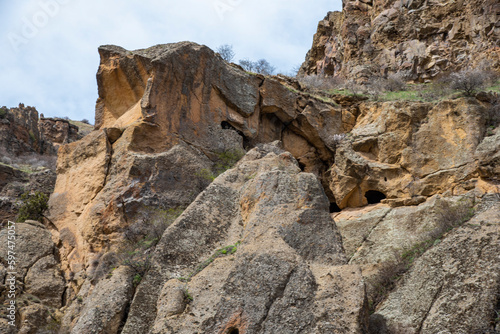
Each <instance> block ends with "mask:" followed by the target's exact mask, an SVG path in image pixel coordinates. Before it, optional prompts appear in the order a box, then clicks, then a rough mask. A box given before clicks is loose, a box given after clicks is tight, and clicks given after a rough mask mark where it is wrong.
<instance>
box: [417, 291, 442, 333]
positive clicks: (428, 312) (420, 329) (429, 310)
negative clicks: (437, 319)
mask: <svg viewBox="0 0 500 334" xmlns="http://www.w3.org/2000/svg"><path fill="white" fill-rule="evenodd" d="M443 285H444V284H442V285H441V286H440V287H439V288H438V289H437V291H436V293H435V294H434V297H432V302H431V303H430V305H429V308H428V309H427V312H426V313H425V315H424V317H423V318H422V321H421V322H420V325H419V326H418V330H417V333H421V332H422V327H423V326H424V323H425V320H427V317H428V316H429V314H430V313H431V310H432V307H433V306H434V304H435V303H436V300H437V299H438V298H439V295H440V294H441V291H442V290H443Z"/></svg>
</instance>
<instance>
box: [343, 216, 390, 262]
mask: <svg viewBox="0 0 500 334" xmlns="http://www.w3.org/2000/svg"><path fill="white" fill-rule="evenodd" d="M391 212H392V210H388V211H387V212H386V213H385V214H384V215H383V216H382V217H380V219H379V220H378V221H377V222H376V223H375V225H374V226H373V227H372V229H371V230H370V232H368V233H367V234H366V236H365V237H364V238H363V241H361V243H360V244H359V245H360V247H362V246H363V244H364V243H365V242H367V241H368V239H370V236H371V235H372V234H373V232H374V231H375V229H376V228H377V227H378V226H379V225H380V223H382V222H383V221H384V219H385V218H386V217H387V215H388V214H389V213H391ZM355 255H356V253H354V254H353V255H352V256H351V257H350V258H349V262H350V261H351V260H352V258H353V257H354V256H355Z"/></svg>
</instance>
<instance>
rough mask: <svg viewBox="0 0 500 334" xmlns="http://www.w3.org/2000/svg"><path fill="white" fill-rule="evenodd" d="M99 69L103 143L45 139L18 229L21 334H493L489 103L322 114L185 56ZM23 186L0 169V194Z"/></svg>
mask: <svg viewBox="0 0 500 334" xmlns="http://www.w3.org/2000/svg"><path fill="white" fill-rule="evenodd" d="M392 5H393V3H392V2H391V3H390V4H387V6H392ZM427 5H429V4H427V2H426V4H425V5H424V4H422V6H423V7H422V8H424V9H422V11H424V10H427V9H425V8H427V7H425V6H427ZM448 5H449V4H448V3H446V4H445V5H444V6H443V8H447V6H448ZM380 6H381V5H379V4H377V3H372V2H370V1H362V2H355V3H354V2H349V3H345V11H351V12H356V13H357V14H359V15H365V14H366V13H369V12H370V11H372V10H375V9H374V8H378V9H377V10H379V9H380V8H381V7H380ZM384 6H385V5H384ZM404 6H410V7H411V6H417V4H416V3H415V2H411V3H410V4H406V3H405V4H404ZM419 6H420V5H419ZM418 8H420V7H418ZM467 8H469V7H467ZM334 15H343V14H334ZM339 22H340V21H339ZM346 22H347V21H346ZM336 29H337V28H336ZM339 29H340V28H339ZM99 52H100V55H101V63H100V66H99V70H98V75H97V81H98V84H99V99H98V101H97V105H96V127H95V130H94V131H93V132H91V133H90V134H88V135H86V136H85V137H83V138H82V139H80V140H79V141H76V142H70V143H68V142H65V141H71V140H69V139H68V140H67V139H63V137H58V136H54V138H58V139H57V140H58V141H61V145H60V147H59V151H58V161H57V180H56V184H55V189H54V192H53V193H52V195H51V197H50V200H49V210H48V212H47V214H46V216H47V219H44V220H43V222H42V223H41V224H40V223H37V222H25V223H19V225H18V231H19V233H20V234H22V237H21V238H20V244H19V245H20V246H19V247H20V248H19V251H20V252H22V253H23V256H22V257H20V261H19V266H18V271H19V272H20V273H21V276H22V277H20V279H19V286H20V288H21V291H20V292H21V295H20V299H21V300H22V304H21V307H20V309H19V314H18V319H19V321H21V323H20V324H21V325H20V326H21V327H20V328H21V330H22V332H23V333H36V331H37V330H53V331H54V332H58V333H72V334H80V333H110V334H115V333H124V334H136V333H150V334H167V333H169V334H170V333H172V334H174V333H175V334H178V333H179V334H181V333H207V334H209V333H214V334H235V333H241V334H253V333H360V334H361V333H387V334H397V333H401V332H403V333H438V332H442V333H474V332H475V331H483V332H485V333H487V332H488V331H494V330H495V328H496V330H498V327H499V322H498V319H497V318H496V316H495V312H497V313H498V312H500V310H499V309H498V301H499V295H498V291H500V289H499V287H500V279H499V276H498V272H499V271H498V269H499V265H500V262H499V258H498V251H499V250H498V245H499V242H498V241H499V240H498V232H499V225H498V223H499V222H498V220H499V217H498V212H499V210H498V209H499V203H500V197H499V195H498V193H500V188H499V183H498V179H499V177H500V175H499V173H500V170H499V168H498V162H499V152H500V132H499V131H500V130H499V128H500V127H498V125H499V124H496V123H495V121H493V120H494V119H496V118H495V117H490V116H491V115H492V113H495V112H496V111H495V110H497V109H495V108H496V105H495V101H497V100H498V96H496V95H495V94H478V95H477V96H476V97H470V98H455V99H452V100H444V101H440V102H436V103H421V102H373V101H366V99H360V98H357V97H346V96H340V95H331V96H326V95H317V94H318V93H317V92H312V91H305V90H303V89H302V87H301V86H300V84H299V83H298V82H297V81H296V80H294V79H291V78H286V77H283V76H274V77H270V76H261V75H255V74H251V73H246V72H244V71H243V70H242V69H241V68H239V67H238V66H235V65H231V64H228V63H226V62H224V61H223V60H222V59H221V58H220V57H219V56H218V55H217V54H216V53H214V52H213V51H211V50H210V49H208V48H207V47H205V46H201V45H198V44H195V43H189V42H182V43H176V44H166V45H157V46H154V47H152V48H149V49H143V50H135V51H127V50H124V49H123V48H120V47H117V46H109V45H108V46H102V47H101V48H99ZM46 124H52V123H46ZM65 124H66V123H64V124H62V123H61V124H60V125H61V127H62V128H65V127H66V125H67V124H66V125H65ZM68 129H70V128H68ZM68 131H69V130H68ZM65 138H66V137H65ZM67 138H70V137H67ZM238 160H239V161H238ZM30 178H31V176H28V175H27V174H25V173H22V172H20V171H18V170H17V169H13V168H10V167H5V166H2V165H0V189H1V190H2V192H9V193H12V194H15V193H16V191H17V192H18V191H19V189H20V185H22V184H23V183H26V182H28V180H29V179H30ZM14 181H15V182H14ZM31 181H32V184H33V187H35V186H36V187H40V188H44V187H45V186H46V184H45V183H43V182H42V178H40V177H37V178H35V180H31ZM172 212H175V213H176V214H175V215H174V218H173V217H172V216H170V214H171V213H172ZM181 212H182V214H180V213H181ZM178 214H180V216H178ZM160 223H161V224H160ZM162 224H163V225H162ZM6 237H7V233H6V230H5V229H0V241H1V242H5V241H6ZM2 251H3V249H2ZM0 255H1V256H0V259H1V260H0V279H2V280H3V281H5V277H6V275H7V274H6V272H7V271H6V267H5V264H6V262H5V256H6V254H5V252H4V253H2V254H0ZM391 270H392V271H391ZM2 288H3V286H2V285H0V300H1V301H2V302H5V301H6V298H5V290H2ZM370 313H372V314H370ZM4 320H5V319H4V318H2V315H1V314H0V328H1V330H4V331H6V332H7V330H8V326H7V327H6V326H4V325H5V322H4Z"/></svg>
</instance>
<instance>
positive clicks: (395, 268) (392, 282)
mask: <svg viewBox="0 0 500 334" xmlns="http://www.w3.org/2000/svg"><path fill="white" fill-rule="evenodd" d="M407 269H408V268H407V266H406V264H405V263H404V261H402V260H401V258H400V257H397V258H396V260H394V261H389V262H385V263H383V264H382V265H381V267H380V268H379V270H378V272H377V274H376V275H374V276H372V277H371V278H370V279H368V280H367V294H368V303H369V308H370V311H371V312H374V311H375V308H376V307H377V305H378V304H380V303H381V302H382V301H384V300H385V298H386V297H387V295H388V294H389V292H390V291H392V290H393V289H394V288H395V286H396V283H397V281H398V280H399V279H400V277H401V276H402V275H403V274H404V273H405V272H406V270H407Z"/></svg>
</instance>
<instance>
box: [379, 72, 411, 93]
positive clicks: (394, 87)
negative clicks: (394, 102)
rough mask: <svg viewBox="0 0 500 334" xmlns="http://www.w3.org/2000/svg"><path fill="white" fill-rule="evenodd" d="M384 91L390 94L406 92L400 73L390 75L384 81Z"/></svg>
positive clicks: (404, 80)
mask: <svg viewBox="0 0 500 334" xmlns="http://www.w3.org/2000/svg"><path fill="white" fill-rule="evenodd" d="M384 89H385V90H388V91H390V92H398V91H402V90H406V79H405V77H404V75H403V74H402V73H392V74H389V76H388V77H387V78H386V79H384Z"/></svg>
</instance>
